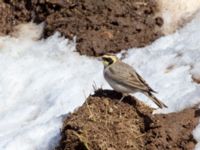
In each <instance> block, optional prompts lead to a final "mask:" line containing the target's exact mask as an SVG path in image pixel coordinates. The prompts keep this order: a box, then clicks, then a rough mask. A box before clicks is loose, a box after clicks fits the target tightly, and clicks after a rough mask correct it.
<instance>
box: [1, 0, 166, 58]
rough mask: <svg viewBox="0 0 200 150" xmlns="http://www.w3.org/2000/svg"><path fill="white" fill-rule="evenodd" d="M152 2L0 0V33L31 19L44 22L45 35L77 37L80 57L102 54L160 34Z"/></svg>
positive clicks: (135, 45)
mask: <svg viewBox="0 0 200 150" xmlns="http://www.w3.org/2000/svg"><path fill="white" fill-rule="evenodd" d="M158 12H159V9H158V6H157V3H156V2H155V0H102V1H100V0H51V1H47V0H42V1H38V0H31V1H30V0H20V2H17V1H15V0H2V1H0V15H1V18H0V33H1V34H8V33H9V32H11V31H12V30H13V26H15V25H17V24H19V23H24V22H29V21H31V20H33V21H34V22H36V23H40V22H43V21H44V22H45V23H46V26H45V30H44V35H45V36H46V37H48V36H49V35H52V34H53V33H54V32H55V31H60V32H61V33H62V34H63V35H64V36H66V37H68V38H70V39H72V38H73V37H74V36H76V41H77V50H78V51H79V52H80V53H81V54H87V55H94V56H98V55H102V54H103V53H107V52H118V51H120V50H122V49H128V48H131V47H142V46H145V45H147V44H150V43H151V42H152V41H154V40H155V39H157V38H158V37H160V36H161V35H162V33H161V26H162V24H163V20H162V18H160V17H158V16H157V15H158V14H159V13H158Z"/></svg>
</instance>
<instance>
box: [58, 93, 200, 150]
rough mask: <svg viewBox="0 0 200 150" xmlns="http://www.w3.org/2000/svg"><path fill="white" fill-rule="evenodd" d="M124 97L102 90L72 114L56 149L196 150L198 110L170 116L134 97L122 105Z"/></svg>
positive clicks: (191, 109) (65, 122)
mask: <svg viewBox="0 0 200 150" xmlns="http://www.w3.org/2000/svg"><path fill="white" fill-rule="evenodd" d="M120 98H121V94H119V93H116V92H114V91H107V90H98V91H96V93H95V94H94V95H92V96H90V97H89V98H88V99H87V101H86V102H85V103H84V104H83V106H81V107H80V108H78V109H77V110H76V111H75V112H74V113H72V114H70V115H68V116H67V117H66V118H65V120H64V124H63V129H62V132H61V135H62V139H61V141H60V144H59V146H58V147H57V148H56V150H84V149H85V150H91V149H95V150H103V149H106V150H144V149H146V150H161V149H162V150H166V149H170V150H172V149H173V150H192V149H194V147H195V145H196V143H197V142H196V140H195V139H194V138H193V136H192V130H193V129H194V128H195V127H196V125H197V124H198V122H199V110H198V109H197V108H189V109H185V110H183V111H181V112H177V113H170V114H154V115H153V114H152V111H153V109H151V108H150V107H148V106H146V105H145V104H143V103H142V102H140V101H139V100H137V99H136V98H134V97H131V96H129V97H126V98H125V99H124V100H123V101H122V102H119V100H120Z"/></svg>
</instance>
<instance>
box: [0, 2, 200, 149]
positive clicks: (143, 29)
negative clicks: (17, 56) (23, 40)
mask: <svg viewBox="0 0 200 150" xmlns="http://www.w3.org/2000/svg"><path fill="white" fill-rule="evenodd" d="M0 15H1V18H0V35H8V34H11V33H12V32H13V31H14V30H15V26H17V25H19V24H22V23H27V22H30V21H32V22H34V23H37V24H39V23H44V32H43V38H47V37H49V36H51V35H52V34H54V32H56V31H59V32H60V33H61V35H63V36H65V37H66V38H69V39H71V40H74V39H75V40H76V43H77V51H78V52H79V53H80V54H84V55H89V56H99V55H103V54H104V53H108V52H109V53H116V52H119V51H121V50H126V49H128V48H132V47H143V46H146V45H149V44H150V43H152V42H153V41H154V40H156V39H158V38H159V37H160V36H162V35H163V33H162V25H163V19H162V18H161V17H160V10H159V8H158V4H157V2H156V0H31V1H30V0H20V1H15V0H2V1H0ZM194 80H195V81H196V82H198V78H194ZM120 98H121V95H120V94H119V93H116V92H114V91H105V90H98V91H97V92H96V94H94V95H92V96H90V97H89V98H88V99H87V100H86V102H85V104H84V105H83V106H81V107H80V108H78V109H77V110H76V111H75V112H74V113H72V114H69V115H68V117H67V118H65V120H64V123H63V128H62V132H61V134H62V138H61V141H60V144H59V145H58V146H57V148H56V149H57V150H84V149H86V150H89V149H95V150H101V149H107V150H129V149H130V150H143V149H147V150H152V149H158V150H160V149H163V150H165V149H173V150H179V149H181V150H191V149H193V148H194V147H195V144H196V141H195V139H194V138H193V136H192V130H193V129H194V128H195V127H196V125H197V124H198V120H199V118H198V116H199V114H200V113H199V111H198V110H197V109H196V108H188V109H186V110H183V111H181V112H177V113H171V114H155V115H153V114H152V111H153V110H152V109H151V108H149V107H148V106H146V105H144V104H143V103H141V102H139V101H138V100H136V99H135V98H133V97H127V98H125V99H124V100H123V102H121V103H120V102H119V99H120Z"/></svg>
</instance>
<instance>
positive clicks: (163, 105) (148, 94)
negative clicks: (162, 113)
mask: <svg viewBox="0 0 200 150" xmlns="http://www.w3.org/2000/svg"><path fill="white" fill-rule="evenodd" d="M144 94H145V95H146V96H148V97H149V98H150V99H151V100H152V101H153V102H154V103H155V104H156V105H157V106H158V107H160V108H163V107H165V108H167V105H165V104H164V103H163V102H161V101H160V100H159V99H157V98H156V97H155V96H154V95H153V94H152V93H151V92H145V93H144Z"/></svg>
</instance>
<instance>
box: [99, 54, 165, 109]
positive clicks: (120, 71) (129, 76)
mask: <svg viewBox="0 0 200 150" xmlns="http://www.w3.org/2000/svg"><path fill="white" fill-rule="evenodd" d="M102 60H103V64H104V78H105V79H106V81H107V82H108V83H109V84H110V86H111V87H112V88H113V89H114V90H115V91H118V92H121V93H122V94H123V96H122V98H121V100H123V98H124V97H125V96H127V95H128V94H129V93H135V92H141V93H143V94H145V95H146V96H148V97H149V98H150V99H151V100H152V101H153V102H154V103H155V104H156V105H157V106H158V107H160V108H163V107H167V106H166V105H165V104H164V103H162V102H161V101H160V100H158V99H157V98H156V97H155V96H154V95H153V94H152V93H156V92H155V91H154V90H153V89H152V88H151V87H150V86H149V85H148V84H147V83H146V81H145V80H144V79H143V78H142V77H141V76H140V75H139V74H138V73H137V72H136V71H135V69H133V68H132V67H131V66H129V65H128V64H125V63H124V62H122V61H121V60H119V59H118V58H117V57H116V56H114V55H104V56H102ZM121 100H120V101H121Z"/></svg>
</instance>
